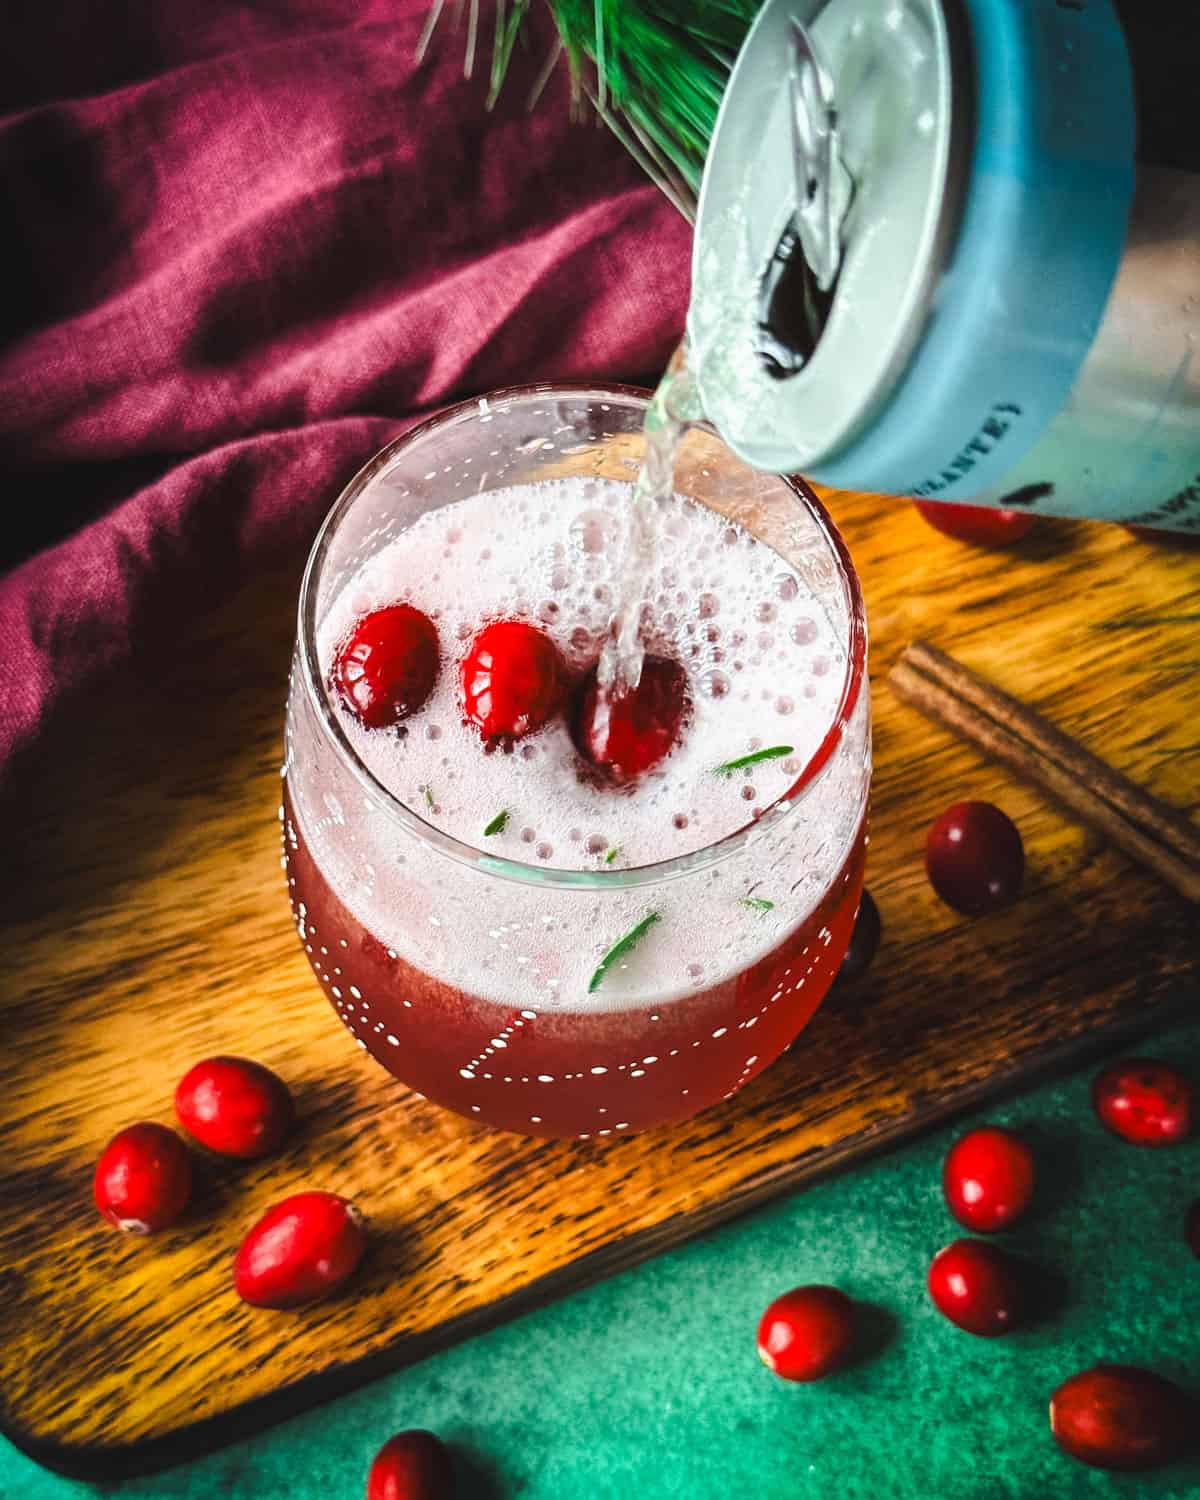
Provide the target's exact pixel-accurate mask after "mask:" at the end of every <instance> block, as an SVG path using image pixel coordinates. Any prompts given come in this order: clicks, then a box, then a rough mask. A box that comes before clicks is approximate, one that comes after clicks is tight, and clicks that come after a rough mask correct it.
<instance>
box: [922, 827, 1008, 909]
mask: <svg viewBox="0 0 1200 1500" xmlns="http://www.w3.org/2000/svg"><path fill="white" fill-rule="evenodd" d="M1024 872H1025V850H1024V848H1023V847H1022V844H1021V835H1020V834H1019V833H1018V832H1017V826H1016V824H1015V823H1014V822H1013V821H1012V819H1011V818H1009V817H1007V816H1006V815H1005V814H1004V813H1002V812H1001V811H1000V809H999V808H998V807H993V806H992V804H991V803H990V802H956V803H954V805H953V806H952V807H948V808H947V809H946V811H945V812H944V813H942V815H941V817H940V818H938V819H937V820H936V822H934V823H933V825H932V826H931V828H930V830H929V833H928V836H927V837H926V840H925V873H926V874H927V875H928V876H929V882H930V884H931V885H932V886H933V888H934V890H935V891H936V892H937V893H938V895H939V896H940V897H941V898H942V900H943V901H945V902H946V904H947V905H948V906H953V907H954V909H955V910H956V911H961V912H965V913H966V914H967V915H968V916H972V917H979V916H983V915H985V914H986V913H987V912H992V911H999V910H1000V908H1001V907H1004V906H1010V905H1011V904H1012V903H1013V902H1014V901H1015V900H1016V899H1017V896H1018V895H1019V894H1020V890H1021V878H1022V876H1023V874H1024Z"/></svg>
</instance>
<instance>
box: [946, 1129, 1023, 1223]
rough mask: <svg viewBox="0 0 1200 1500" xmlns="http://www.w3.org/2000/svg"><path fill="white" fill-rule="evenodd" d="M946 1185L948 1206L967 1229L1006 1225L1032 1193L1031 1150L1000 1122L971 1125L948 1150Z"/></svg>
mask: <svg viewBox="0 0 1200 1500" xmlns="http://www.w3.org/2000/svg"><path fill="white" fill-rule="evenodd" d="M942 1191H943V1192H944V1193H945V1195H946V1202H947V1204H948V1205H949V1207H950V1212H951V1213H952V1214H953V1215H954V1217H955V1218H956V1219H957V1220H958V1222H959V1223H960V1224H964V1225H965V1226H966V1227H967V1228H968V1229H974V1230H976V1231H977V1232H979V1233H982V1234H991V1233H992V1232H993V1231H994V1230H997V1229H1007V1228H1008V1226H1009V1225H1010V1224H1012V1223H1015V1221H1016V1220H1017V1219H1019V1218H1020V1217H1021V1215H1022V1214H1023V1213H1024V1212H1025V1209H1026V1208H1027V1207H1028V1206H1029V1200H1030V1198H1032V1197H1033V1153H1032V1152H1031V1151H1030V1149H1029V1147H1028V1146H1027V1145H1026V1144H1025V1142H1024V1141H1023V1140H1022V1139H1021V1138H1020V1136H1018V1135H1014V1134H1013V1132H1012V1131H1011V1130H1004V1129H1003V1128H1002V1127H1001V1126H999V1125H985V1126H983V1127H982V1128H981V1129H979V1130H971V1131H968V1132H967V1134H966V1135H964V1136H963V1137H962V1139H961V1140H959V1141H956V1142H955V1143H954V1145H953V1146H951V1148H950V1150H949V1152H948V1153H947V1155H946V1161H945V1165H944V1166H943V1167H942Z"/></svg>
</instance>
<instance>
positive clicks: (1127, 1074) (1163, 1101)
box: [1092, 1057, 1194, 1146]
mask: <svg viewBox="0 0 1200 1500" xmlns="http://www.w3.org/2000/svg"><path fill="white" fill-rule="evenodd" d="M1193 1099H1194V1091H1193V1089H1192V1085H1191V1083H1190V1081H1189V1080H1188V1079H1187V1078H1185V1077H1184V1076H1183V1074H1182V1073H1180V1072H1179V1070H1178V1069H1177V1068H1173V1067H1172V1066H1171V1065H1170V1063H1164V1062H1158V1061H1156V1060H1155V1059H1154V1058H1149V1057H1127V1058H1123V1059H1122V1060H1121V1061H1119V1062H1114V1063H1110V1064H1109V1066H1108V1067H1107V1068H1105V1069H1104V1071H1103V1072H1101V1073H1098V1074H1097V1075H1096V1077H1095V1079H1094V1080H1093V1082H1092V1104H1093V1106H1094V1108H1095V1111H1096V1114H1097V1115H1098V1116H1099V1118H1100V1120H1101V1121H1102V1122H1103V1123H1104V1124H1105V1125H1107V1126H1108V1128H1109V1130H1111V1131H1112V1132H1113V1134H1114V1135H1119V1136H1120V1137H1121V1138H1122V1139H1123V1140H1126V1141H1132V1142H1133V1144H1134V1145H1136V1146H1173V1145H1174V1144H1175V1143H1176V1142H1177V1141H1182V1140H1186V1139H1187V1137H1188V1136H1189V1135H1190V1134H1191V1129H1192V1111H1193Z"/></svg>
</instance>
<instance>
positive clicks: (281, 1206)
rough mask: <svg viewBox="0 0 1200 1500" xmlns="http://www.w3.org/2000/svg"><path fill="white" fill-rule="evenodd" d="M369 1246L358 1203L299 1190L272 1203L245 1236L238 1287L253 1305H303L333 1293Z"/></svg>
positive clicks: (235, 1265) (236, 1267) (237, 1273)
mask: <svg viewBox="0 0 1200 1500" xmlns="http://www.w3.org/2000/svg"><path fill="white" fill-rule="evenodd" d="M366 1247H367V1231H366V1226H365V1224H364V1222H363V1217H362V1215H361V1214H360V1213H359V1211H358V1209H356V1208H355V1206H354V1204H353V1203H350V1202H349V1201H348V1200H347V1199H345V1198H339V1197H338V1196H337V1195H336V1194H335V1193H319V1192H308V1193H296V1194H295V1195H294V1196H293V1197H291V1198H285V1199H284V1200H283V1202H281V1203H277V1204H275V1206H274V1207H273V1208H269V1209H268V1210H267V1212H266V1213H265V1214H264V1215H263V1216H262V1218H261V1219H259V1221H258V1223H257V1224H255V1226H254V1228H253V1229H251V1230H250V1232H249V1233H248V1234H247V1235H246V1238H245V1239H244V1240H243V1241H242V1244H241V1248H240V1249H239V1250H238V1253H237V1256H236V1257H235V1259H234V1262H233V1283H234V1287H235V1288H236V1290H237V1294H238V1296H239V1297H240V1298H241V1299H242V1301H243V1302H249V1303H250V1304H251V1306H253V1307H273V1308H287V1307H303V1306H304V1305H305V1304H306V1303H309V1302H319V1301H320V1300H321V1299H322V1298H324V1297H329V1296H332V1294H333V1293H334V1292H336V1291H337V1290H338V1288H339V1287H340V1286H342V1284H343V1283H344V1282H346V1281H347V1280H348V1279H349V1278H350V1276H352V1275H353V1273H354V1272H355V1270H356V1269H357V1268H358V1263H359V1261H360V1260H361V1259H362V1256H363V1251H364V1250H365V1249H366Z"/></svg>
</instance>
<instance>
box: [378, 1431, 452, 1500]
mask: <svg viewBox="0 0 1200 1500" xmlns="http://www.w3.org/2000/svg"><path fill="white" fill-rule="evenodd" d="M453 1496H454V1467H453V1465H452V1463H451V1461H450V1454H449V1453H448V1452H447V1451H446V1445H445V1444H444V1443H443V1442H442V1440H441V1439H440V1438H439V1437H437V1436H436V1435H435V1434H434V1433H432V1432H426V1431H425V1430H424V1428H420V1427H414V1428H410V1429H409V1430H408V1431H407V1432H398V1433H396V1435H395V1436H394V1437H390V1438H388V1440H387V1442H386V1443H384V1445H383V1447H382V1448H380V1450H379V1452H378V1453H377V1454H376V1455H375V1459H374V1461H373V1463H372V1464H371V1472H370V1474H369V1475H368V1476H367V1500H453Z"/></svg>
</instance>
